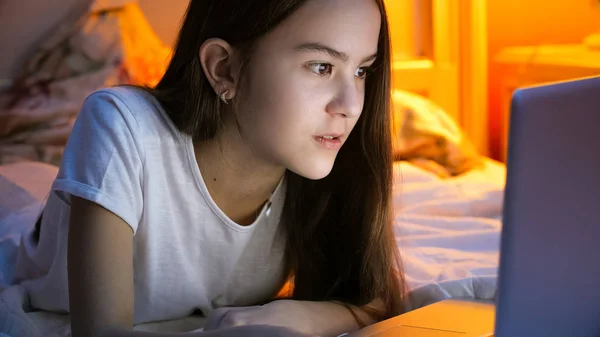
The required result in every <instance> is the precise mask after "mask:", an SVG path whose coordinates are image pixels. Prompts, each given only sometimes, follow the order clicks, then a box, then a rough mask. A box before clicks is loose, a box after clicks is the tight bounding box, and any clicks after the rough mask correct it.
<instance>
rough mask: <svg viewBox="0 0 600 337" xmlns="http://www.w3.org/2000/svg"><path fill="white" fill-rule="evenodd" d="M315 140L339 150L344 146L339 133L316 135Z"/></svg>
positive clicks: (323, 145)
mask: <svg viewBox="0 0 600 337" xmlns="http://www.w3.org/2000/svg"><path fill="white" fill-rule="evenodd" d="M314 139H315V141H316V142H317V143H318V144H319V145H321V146H322V147H324V148H326V149H328V150H339V149H340V148H341V147H342V144H343V143H342V139H341V135H339V134H329V135H322V136H314Z"/></svg>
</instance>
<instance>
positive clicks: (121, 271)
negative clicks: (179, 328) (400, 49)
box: [18, 0, 404, 337]
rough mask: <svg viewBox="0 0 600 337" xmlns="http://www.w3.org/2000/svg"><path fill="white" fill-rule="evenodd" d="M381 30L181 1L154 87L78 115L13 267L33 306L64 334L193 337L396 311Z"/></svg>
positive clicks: (277, 6) (294, 11) (362, 15)
mask: <svg viewBox="0 0 600 337" xmlns="http://www.w3.org/2000/svg"><path fill="white" fill-rule="evenodd" d="M386 20H387V19H386V12H385V8H384V4H383V0H260V1H258V0H192V1H190V5H189V8H188V11H187V14H186V17H185V20H184V22H183V25H182V28H181V32H180V35H179V39H178V42H177V46H176V48H175V51H174V54H173V58H172V60H171V63H170V65H169V67H168V70H167V71H166V73H165V75H164V77H163V78H162V80H161V81H160V83H159V84H158V85H157V86H156V87H155V88H148V89H139V88H133V87H117V88H111V89H105V90H100V91H98V92H96V93H94V94H92V95H91V96H90V97H88V99H87V100H86V102H85V103H84V105H83V107H82V109H81V112H80V114H79V116H78V119H77V122H76V124H75V126H74V128H73V132H72V135H71V137H70V140H69V142H68V145H67V148H66V150H65V153H64V158H63V161H62V164H61V167H60V171H59V174H58V176H57V178H56V180H55V182H54V184H53V188H52V193H51V196H50V198H49V200H48V203H47V206H46V208H45V210H44V213H43V217H42V220H41V223H40V226H39V228H38V229H39V232H37V233H34V234H33V236H32V237H34V238H36V239H37V240H33V239H31V241H30V244H24V245H23V248H22V252H21V256H20V257H19V263H18V273H19V279H20V280H21V281H22V284H23V285H24V286H25V288H26V289H27V290H28V292H29V295H30V299H31V304H32V306H34V307H36V308H39V309H43V310H52V311H60V312H70V314H71V321H72V333H73V336H74V337H87V336H123V337H124V336H155V335H154V334H144V333H141V332H134V331H131V329H132V326H133V325H134V324H138V323H142V322H150V321H159V320H167V319H174V318H179V317H185V316H187V315H190V314H191V313H193V312H194V311H196V310H200V311H202V313H203V314H205V315H207V316H208V320H207V324H206V328H205V331H204V332H199V333H196V334H195V335H194V334H191V335H190V336H244V335H248V336H250V335H252V336H253V335H254V334H256V335H260V336H280V335H285V336H296V335H299V334H309V335H320V336H336V335H339V334H341V333H345V332H349V331H353V330H357V329H358V328H360V327H362V326H364V325H366V324H370V323H372V322H375V321H377V320H381V319H383V318H387V317H390V316H393V315H395V314H398V313H399V312H400V310H401V304H402V299H403V297H402V289H403V288H402V287H403V284H404V282H403V278H402V273H401V269H400V267H399V263H398V262H399V260H398V258H397V249H396V246H395V240H394V237H393V234H392V231H391V219H392V215H391V203H390V202H391V200H390V193H391V186H392V173H391V172H392V154H391V132H390V131H391V127H390V118H391V117H390V115H389V111H390V108H389V101H390V45H389V36H388V24H387V21H386ZM286 281H289V284H290V287H289V292H288V293H282V294H280V296H279V299H278V300H274V299H275V297H276V295H277V294H278V292H279V290H280V289H282V286H283V285H284V284H285V283H286ZM217 308H220V309H218V310H215V309H217ZM236 326H242V327H236Z"/></svg>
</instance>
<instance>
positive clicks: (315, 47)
mask: <svg viewBox="0 0 600 337" xmlns="http://www.w3.org/2000/svg"><path fill="white" fill-rule="evenodd" d="M294 50H296V51H300V52H320V53H324V54H327V55H329V56H331V57H333V58H336V59H338V60H341V61H344V62H348V60H349V59H350V57H349V56H348V54H346V53H343V52H341V51H337V50H335V49H333V48H331V47H328V46H326V45H324V44H321V43H315V42H311V43H303V44H300V45H298V46H296V47H295V48H294ZM376 58H377V54H373V55H371V56H368V57H366V58H365V59H363V60H362V62H361V63H366V62H369V61H372V60H374V59H376Z"/></svg>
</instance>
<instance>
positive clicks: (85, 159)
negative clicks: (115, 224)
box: [52, 90, 143, 233]
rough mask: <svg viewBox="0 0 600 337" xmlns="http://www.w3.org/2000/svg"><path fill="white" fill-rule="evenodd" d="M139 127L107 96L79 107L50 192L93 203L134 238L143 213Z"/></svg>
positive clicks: (99, 95)
mask: <svg viewBox="0 0 600 337" xmlns="http://www.w3.org/2000/svg"><path fill="white" fill-rule="evenodd" d="M140 138H141V137H140V126H139V125H138V123H137V121H136V119H135V118H134V116H133V114H132V112H131V111H130V109H129V108H128V107H127V106H126V104H125V103H124V102H123V101H122V100H121V99H120V98H119V97H117V96H116V95H115V94H113V93H111V92H110V91H108V90H104V91H98V92H95V93H93V94H91V95H90V96H89V97H88V98H87V99H86V100H85V102H84V103H83V105H82V108H81V111H80V112H79V115H78V116H77V119H76V121H75V124H74V126H73V130H72V132H71V135H70V137H69V140H68V142H67V145H66V147H65V151H64V154H63V158H62V162H61V167H60V170H59V173H58V175H57V177H56V180H55V182H54V184H53V186H52V190H53V192H55V193H58V194H61V196H62V197H63V198H64V199H65V200H66V201H67V202H68V203H70V201H71V199H70V198H71V196H77V197H80V198H83V199H87V200H89V201H92V202H94V203H96V204H98V205H100V206H102V207H104V208H106V209H107V210H109V211H110V212H112V213H114V214H115V215H117V216H118V217H120V218H121V219H123V220H124V221H125V222H126V223H127V224H128V225H129V226H131V228H132V229H133V232H134V233H135V232H136V231H137V227H138V223H139V221H140V219H141V216H142V209H143V193H142V184H143V180H142V179H143V176H142V175H143V164H142V163H143V154H142V151H141V150H142V148H141V144H142V142H141V139H140Z"/></svg>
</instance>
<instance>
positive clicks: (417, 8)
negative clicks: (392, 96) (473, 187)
mask: <svg viewBox="0 0 600 337" xmlns="http://www.w3.org/2000/svg"><path fill="white" fill-rule="evenodd" d="M386 6H387V8H388V16H389V20H390V28H391V31H392V32H391V34H392V48H393V53H394V64H393V71H394V73H393V86H394V88H395V89H402V90H407V91H411V92H415V93H418V94H420V95H422V96H425V97H427V98H429V99H430V100H432V101H434V102H435V103H437V104H438V105H440V106H441V107H442V108H444V109H445V110H446V112H448V114H449V115H450V116H451V117H452V118H453V119H454V120H456V121H457V123H458V124H459V125H460V126H461V127H462V128H463V129H464V131H465V133H466V134H467V136H468V137H469V138H470V139H471V141H472V142H473V144H474V145H475V147H476V148H477V150H478V151H479V153H481V154H484V155H485V154H487V153H488V137H487V135H488V127H487V40H486V38H487V35H486V3H485V1H480V0H464V1H463V0H461V1H454V0H386Z"/></svg>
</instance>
